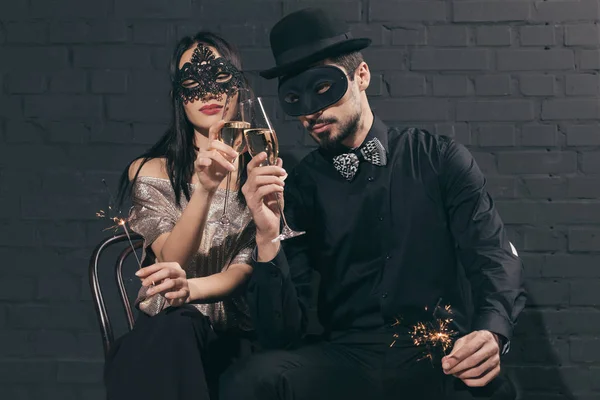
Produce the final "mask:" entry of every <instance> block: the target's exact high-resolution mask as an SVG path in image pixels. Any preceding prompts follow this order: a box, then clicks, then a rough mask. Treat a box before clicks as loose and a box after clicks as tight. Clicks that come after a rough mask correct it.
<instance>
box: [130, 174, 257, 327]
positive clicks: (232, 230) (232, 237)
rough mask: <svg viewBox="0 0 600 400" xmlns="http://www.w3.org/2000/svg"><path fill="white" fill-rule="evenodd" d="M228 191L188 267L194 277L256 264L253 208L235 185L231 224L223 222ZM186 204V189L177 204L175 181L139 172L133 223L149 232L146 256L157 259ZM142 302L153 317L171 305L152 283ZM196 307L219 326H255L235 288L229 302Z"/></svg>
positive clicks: (218, 198) (218, 195) (216, 203)
mask: <svg viewBox="0 0 600 400" xmlns="http://www.w3.org/2000/svg"><path fill="white" fill-rule="evenodd" d="M195 187H196V185H194V184H190V193H193V191H194V189H195ZM225 194H226V191H225V190H224V189H218V190H217V191H216V192H215V195H214V197H213V200H212V202H211V204H210V208H209V211H208V219H207V223H206V226H205V228H204V233H203V235H202V240H201V243H200V247H199V249H198V251H197V252H196V253H195V254H194V256H193V258H192V260H191V261H190V262H189V263H188V265H185V266H182V267H183V268H184V269H185V271H186V274H187V277H188V278H197V277H205V276H209V275H213V274H217V273H220V272H222V271H224V270H226V269H227V268H228V267H229V266H230V265H232V264H250V261H251V252H252V249H253V247H254V226H253V223H251V221H252V218H251V215H250V212H249V210H248V208H247V207H246V206H245V205H244V204H242V203H241V202H240V201H239V200H238V193H237V191H235V190H232V191H230V192H229V198H228V202H227V216H228V218H229V220H230V222H231V223H230V224H229V225H222V224H220V223H219V219H220V217H221V215H222V213H223V204H224V201H225ZM185 207H187V200H186V198H185V196H184V195H183V193H182V194H181V205H180V206H178V205H177V204H176V201H175V193H174V192H173V188H172V186H171V183H170V181H169V180H167V179H162V178H154V177H148V176H142V177H138V179H137V180H136V183H135V185H134V187H133V208H132V210H131V213H130V219H129V223H130V226H131V228H132V230H133V231H135V232H137V233H139V234H140V235H142V236H143V237H144V254H143V255H142V257H143V258H144V259H146V258H147V257H152V259H153V258H154V256H153V253H152V252H151V249H150V246H151V244H152V243H153V242H154V241H155V240H156V239H157V238H158V237H159V236H160V235H162V234H163V233H167V232H171V231H172V230H173V228H174V227H175V224H176V223H177V221H179V219H180V218H181V214H182V212H183V210H184V209H185ZM240 289H242V288H240ZM242 290H243V289H242ZM240 292H241V290H240ZM136 305H137V307H138V308H139V309H140V310H141V311H143V312H144V313H146V314H148V315H151V316H152V315H156V314H158V313H159V312H160V311H162V310H163V309H165V308H166V307H168V304H167V303H166V302H165V300H164V297H162V296H160V295H153V296H149V297H148V296H146V288H143V287H142V289H140V292H139V294H138V298H137V300H136ZM193 306H194V307H195V308H196V309H198V310H199V311H200V312H202V313H203V314H204V315H206V316H207V317H208V318H209V319H210V321H211V323H212V325H213V327H214V329H215V330H216V331H229V330H242V331H249V330H251V329H252V326H251V323H250V317H249V311H248V307H247V304H246V302H245V301H244V299H243V297H242V294H241V293H235V294H233V295H232V296H230V297H229V298H227V299H225V300H223V301H218V302H215V303H207V304H193Z"/></svg>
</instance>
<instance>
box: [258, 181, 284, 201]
mask: <svg viewBox="0 0 600 400" xmlns="http://www.w3.org/2000/svg"><path fill="white" fill-rule="evenodd" d="M281 192H283V187H282V186H279V185H275V184H272V185H265V186H261V187H259V188H258V189H256V197H257V198H259V199H264V198H265V197H266V196H268V195H270V194H272V193H281Z"/></svg>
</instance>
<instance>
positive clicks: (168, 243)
mask: <svg viewBox="0 0 600 400" xmlns="http://www.w3.org/2000/svg"><path fill="white" fill-rule="evenodd" d="M140 163H141V160H137V161H135V162H134V163H133V164H132V165H131V167H130V169H129V178H130V179H133V177H134V176H135V174H136V172H137V170H138V169H139V165H140ZM139 176H152V177H156V178H163V179H168V176H167V174H166V169H165V166H164V160H162V159H153V160H150V161H148V162H147V163H146V164H144V166H143V167H142V169H141V170H140V173H139ZM212 197H213V194H212V193H210V192H207V191H206V190H204V189H203V188H202V187H201V186H200V185H198V188H197V189H196V190H195V191H194V192H193V193H192V196H191V198H190V201H189V203H188V205H187V207H186V208H185V210H183V213H182V214H181V218H179V220H178V221H177V223H176V224H175V226H174V227H173V229H172V230H171V231H170V232H167V233H163V234H162V235H160V236H158V238H157V239H156V240H155V241H154V242H153V243H152V245H151V248H152V251H153V252H154V254H156V256H157V258H158V260H157V261H159V262H177V263H178V264H179V265H182V266H183V265H187V263H189V262H190V260H191V258H192V256H193V255H194V253H195V252H197V251H198V248H199V247H200V242H201V241H202V233H203V232H204V228H205V226H206V220H207V217H208V210H209V207H210V203H211V201H212Z"/></svg>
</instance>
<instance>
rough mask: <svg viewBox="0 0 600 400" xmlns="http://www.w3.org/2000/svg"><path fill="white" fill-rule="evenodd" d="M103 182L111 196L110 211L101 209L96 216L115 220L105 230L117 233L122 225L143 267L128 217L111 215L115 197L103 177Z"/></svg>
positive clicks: (140, 265) (139, 266) (138, 261)
mask: <svg viewBox="0 0 600 400" xmlns="http://www.w3.org/2000/svg"><path fill="white" fill-rule="evenodd" d="M102 183H103V184H104V187H105V188H106V191H107V192H108V197H109V200H108V201H109V204H108V213H107V212H105V211H104V210H99V211H98V212H97V213H96V217H98V218H107V219H109V220H111V221H112V222H114V225H111V226H109V227H108V228H106V229H103V231H107V230H111V229H112V230H114V232H115V233H116V232H117V230H118V229H119V228H120V227H122V228H123V231H125V235H127V240H128V241H129V245H130V246H131V250H133V255H134V256H135V260H136V261H137V264H138V269H141V268H142V262H141V260H140V258H139V257H138V255H137V252H136V251H135V246H134V245H133V241H132V240H131V236H130V235H129V230H128V229H127V222H128V219H127V218H122V217H111V216H110V214H111V213H112V210H113V204H114V198H113V196H112V193H111V191H110V189H109V187H108V185H107V183H106V181H105V180H104V179H102ZM117 214H118V215H121V211H120V210H119V211H118V212H117Z"/></svg>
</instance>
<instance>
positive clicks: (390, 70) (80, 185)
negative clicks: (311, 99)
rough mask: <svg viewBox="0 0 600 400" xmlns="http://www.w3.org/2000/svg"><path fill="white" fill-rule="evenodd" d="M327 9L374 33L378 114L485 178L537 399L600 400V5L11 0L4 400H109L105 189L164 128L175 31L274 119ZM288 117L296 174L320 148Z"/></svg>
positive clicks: (1, 227)
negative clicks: (282, 56)
mask: <svg viewBox="0 0 600 400" xmlns="http://www.w3.org/2000/svg"><path fill="white" fill-rule="evenodd" d="M313 5H326V6H328V7H332V8H335V9H336V10H337V11H338V12H339V13H340V14H341V15H342V16H343V17H344V18H345V19H346V20H347V21H348V22H349V23H350V25H351V26H352V29H353V32H354V34H355V36H368V37H370V38H372V39H373V46H372V47H371V48H370V49H368V50H366V51H365V52H364V54H365V57H366V60H367V62H368V63H369V65H370V67H371V69H372V72H373V78H372V84H371V87H370V88H369V94H370V95H371V104H372V106H373V108H374V109H375V111H376V112H377V114H378V115H379V116H380V117H382V118H383V119H384V120H385V121H386V122H389V123H391V124H396V125H399V126H406V125H416V126H419V127H424V128H427V129H430V130H431V131H433V132H436V133H440V134H446V135H450V136H453V137H455V138H457V139H458V140H459V141H460V142H462V143H464V144H465V145H467V146H468V147H469V148H470V149H471V151H472V152H473V153H474V154H475V156H476V159H477V161H478V162H479V165H480V167H481V168H482V169H483V170H484V172H485V173H486V174H487V176H488V178H489V190H490V192H491V193H492V195H493V197H494V198H495V200H496V202H497V206H498V208H499V210H500V212H501V215H502V217H503V219H504V221H505V222H506V224H507V226H508V228H509V230H510V236H511V239H512V241H513V243H514V244H515V246H516V247H517V249H518V250H519V252H520V254H521V256H522V258H523V260H524V263H525V274H526V276H527V287H528V290H529V292H530V302H529V305H528V307H527V309H526V310H525V312H523V314H522V316H521V319H520V321H519V327H518V329H517V336H516V337H515V339H514V344H513V350H512V352H511V354H510V356H509V358H508V359H507V360H506V361H505V363H506V365H510V370H511V372H512V373H514V374H515V375H516V376H517V379H518V382H519V385H520V387H521V388H522V390H523V395H522V398H524V399H538V400H554V399H566V398H572V397H573V398H577V399H582V400H583V399H585V400H591V399H600V309H599V306H600V201H599V200H598V199H599V197H600V100H599V94H600V93H599V92H600V90H599V89H600V78H599V74H598V73H599V70H600V50H599V49H600V28H599V26H598V20H599V19H600V4H599V1H598V0H581V1H572V0H551V1H531V0H515V1H491V0H486V1H483V0H482V1H469V0H456V1H435V0H413V1H401V0H362V1H361V0H354V1H325V0H322V1H318V2H316V1H315V2H309V1H271V0H262V1H261V0H238V1H225V0H212V1H198V0H173V1H158V0H95V1H84V0H55V1H49V0H20V1H9V0H0V46H1V47H0V398H2V399H40V398H43V399H63V400H67V399H101V398H102V395H103V391H102V385H101V371H102V364H103V356H102V348H101V341H100V335H99V332H98V328H97V322H96V317H95V314H94V311H93V307H92V304H91V301H90V293H89V287H88V283H87V279H88V277H87V263H88V259H89V256H90V253H91V251H92V249H93V247H94V245H95V244H96V243H97V242H98V241H99V240H100V239H101V238H103V237H106V236H107V235H110V232H103V231H102V229H103V228H104V227H106V226H107V223H106V221H98V220H97V219H96V217H95V212H96V211H97V210H98V209H100V208H104V207H105V205H106V203H107V201H108V195H107V193H106V191H105V190H104V188H103V185H102V183H101V180H102V179H103V178H104V179H106V180H107V181H108V182H109V184H110V186H111V187H112V188H113V189H114V186H115V184H116V179H117V177H118V175H119V173H120V171H121V170H122V169H123V167H124V165H125V164H126V162H128V161H129V160H130V159H132V158H133V157H135V156H136V155H138V154H139V153H140V152H142V151H143V150H144V149H146V148H147V147H148V145H149V144H151V143H153V142H154V141H155V140H156V139H157V138H158V136H159V135H160V134H161V133H162V132H163V131H164V129H165V127H166V123H167V122H168V96H167V93H168V90H169V83H168V79H167V73H166V66H167V63H168V60H169V58H170V52H171V49H172V46H173V45H174V43H175V41H176V39H177V38H179V37H181V36H182V35H184V34H188V33H193V32H195V31H197V30H199V29H210V30H214V31H216V32H220V33H222V34H223V35H225V36H226V38H228V39H229V40H231V41H232V42H233V43H235V44H237V45H238V46H239V47H240V48H241V50H242V56H243V60H244V64H245V67H246V69H247V70H248V71H250V75H251V76H253V77H254V78H255V79H253V81H254V82H255V88H256V90H257V91H258V92H259V93H260V94H262V95H264V96H267V97H269V98H270V99H272V100H273V101H272V103H271V104H273V109H274V110H275V109H276V107H275V97H274V96H275V88H276V87H275V85H276V83H275V82H267V81H262V80H260V79H256V76H257V75H256V71H258V70H260V69H263V68H267V67H270V66H271V65H272V63H273V59H272V56H271V53H270V51H269V48H268V31H269V29H270V27H271V26H272V25H273V24H274V23H275V22H276V21H277V20H278V19H279V18H280V17H282V16H283V15H284V14H285V13H288V12H290V11H292V10H295V9H298V8H302V7H305V6H313ZM274 112H275V111H274ZM276 115H277V122H276V124H277V127H278V133H279V137H280V142H281V145H282V147H283V150H284V152H285V154H286V155H287V157H286V161H288V164H290V163H293V159H294V158H296V159H297V158H298V157H300V156H301V155H302V154H304V153H306V151H307V150H309V148H310V147H309V146H311V145H312V143H311V141H310V139H308V135H307V134H305V133H304V132H303V131H302V130H301V128H300V127H299V126H298V124H297V122H295V121H294V120H291V119H284V118H283V117H282V116H281V113H280V111H279V110H277V111H276ZM290 155H291V157H290ZM118 316H119V317H120V315H118ZM507 368H508V367H507ZM400 397H401V395H400V394H399V398H400Z"/></svg>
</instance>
